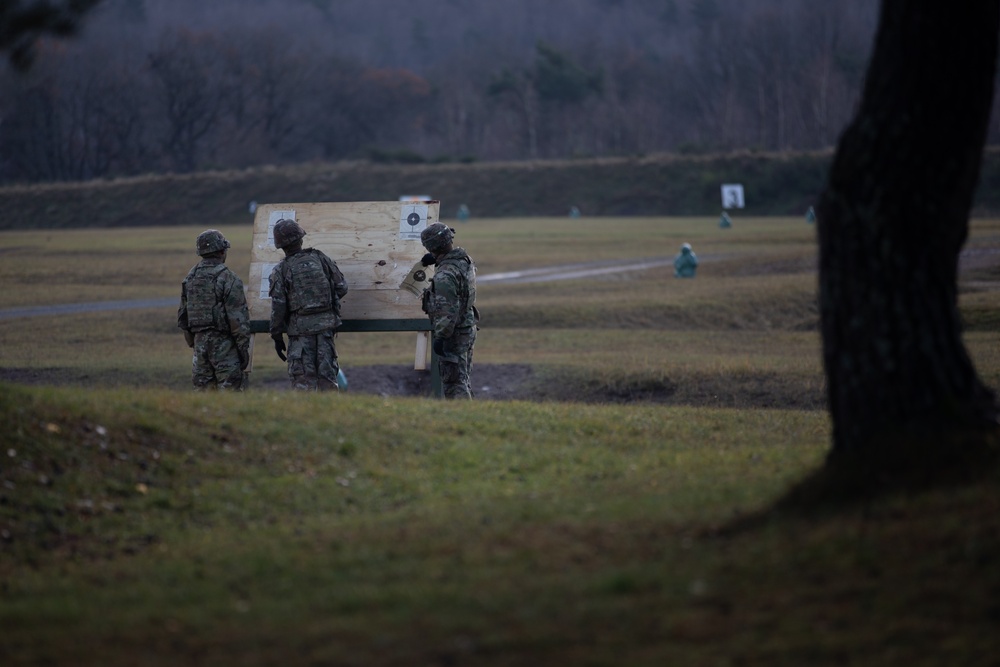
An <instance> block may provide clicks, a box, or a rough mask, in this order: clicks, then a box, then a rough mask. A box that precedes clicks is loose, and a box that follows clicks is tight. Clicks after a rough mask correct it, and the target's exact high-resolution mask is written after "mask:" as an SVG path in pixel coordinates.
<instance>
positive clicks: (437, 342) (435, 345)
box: [431, 338, 444, 357]
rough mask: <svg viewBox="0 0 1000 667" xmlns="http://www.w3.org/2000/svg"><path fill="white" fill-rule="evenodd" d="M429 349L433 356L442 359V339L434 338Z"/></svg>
mask: <svg viewBox="0 0 1000 667" xmlns="http://www.w3.org/2000/svg"><path fill="white" fill-rule="evenodd" d="M431 349H432V350H434V354H436V355H437V356H439V357H443V356H444V339H443V338H435V339H434V341H433V342H432V343H431Z"/></svg>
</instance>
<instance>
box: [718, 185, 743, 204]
mask: <svg viewBox="0 0 1000 667" xmlns="http://www.w3.org/2000/svg"><path fill="white" fill-rule="evenodd" d="M744 204H745V202H744V200H743V185H742V184H740V183H725V184H723V186H722V208H743V206H744Z"/></svg>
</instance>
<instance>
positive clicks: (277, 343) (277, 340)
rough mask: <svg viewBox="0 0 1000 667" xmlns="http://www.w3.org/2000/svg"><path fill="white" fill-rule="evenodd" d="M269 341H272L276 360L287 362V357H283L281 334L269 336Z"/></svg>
mask: <svg viewBox="0 0 1000 667" xmlns="http://www.w3.org/2000/svg"><path fill="white" fill-rule="evenodd" d="M271 340H273V341H274V351H275V352H277V353H278V358H279V359H281V360H282V361H288V357H286V356H285V339H284V338H282V337H281V334H275V335H273V336H271Z"/></svg>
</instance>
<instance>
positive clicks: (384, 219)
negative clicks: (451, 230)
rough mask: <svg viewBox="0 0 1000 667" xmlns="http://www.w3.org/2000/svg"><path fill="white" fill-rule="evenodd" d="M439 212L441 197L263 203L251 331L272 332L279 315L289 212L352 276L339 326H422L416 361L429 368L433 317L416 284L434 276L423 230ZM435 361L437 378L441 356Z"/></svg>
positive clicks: (309, 243)
mask: <svg viewBox="0 0 1000 667" xmlns="http://www.w3.org/2000/svg"><path fill="white" fill-rule="evenodd" d="M439 213H440V202H438V201H394V202H313V203H290V204H260V205H258V206H257V210H256V211H255V215H254V226H253V244H252V248H251V255H250V274H249V275H250V279H249V283H248V284H247V305H248V306H249V308H250V327H251V328H250V330H251V333H253V334H258V333H263V334H266V333H268V328H269V324H270V320H271V299H270V297H269V295H268V288H269V277H270V273H271V269H272V268H273V267H274V266H275V265H276V264H277V263H278V262H280V261H281V259H282V258H283V257H284V252H282V251H281V250H278V249H277V248H275V247H274V225H275V223H277V221H278V220H281V219H282V218H288V219H294V220H295V221H296V222H298V223H299V225H301V226H302V228H303V229H304V230H305V232H306V237H305V239H303V246H304V247H306V248H317V249H319V250H322V251H323V252H324V253H326V254H327V255H329V256H330V258H331V259H333V260H334V261H335V262H336V263H337V266H338V267H339V268H340V270H341V271H342V272H343V274H344V277H345V278H346V279H347V290H348V291H347V296H345V297H344V300H343V302H342V303H341V319H343V321H344V323H343V325H342V326H341V327H340V328H339V329H338V332H358V331H416V332H418V336H417V350H416V354H415V358H414V368H415V369H417V370H423V369H425V368H426V364H427V351H428V348H429V345H428V341H429V335H428V332H429V331H430V321H429V320H428V318H427V315H425V314H424V312H423V310H422V309H421V303H420V296H419V291H416V290H417V289H419V288H421V287H422V284H421V283H423V282H424V281H428V280H429V279H430V277H431V276H432V275H433V269H432V268H427V269H424V268H423V267H421V266H420V265H419V262H420V259H421V258H422V257H423V256H424V253H425V252H426V250H425V249H424V247H423V245H422V244H421V243H420V232H421V231H423V230H424V229H425V228H426V227H427V225H429V224H432V223H435V222H438V221H439V219H438V216H439ZM414 276H415V277H416V282H415V283H414ZM407 278H410V281H409V286H408V287H407V286H404V281H407ZM431 369H432V372H433V373H434V376H435V377H434V382H435V386H437V385H438V384H439V379H438V378H437V377H436V375H437V364H436V363H434V364H431Z"/></svg>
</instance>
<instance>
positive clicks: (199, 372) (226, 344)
mask: <svg viewBox="0 0 1000 667" xmlns="http://www.w3.org/2000/svg"><path fill="white" fill-rule="evenodd" d="M245 377H246V376H245V375H244V373H243V369H242V368H240V353H239V352H238V351H237V349H236V342H235V341H234V340H233V338H232V336H229V335H227V334H224V333H222V332H220V331H214V330H209V331H198V332H196V333H195V334H194V356H193V357H192V358H191V382H192V383H193V384H194V388H195V389H197V390H199V391H204V390H205V389H232V390H235V391H243V389H244V388H245V386H246V385H245V382H246V380H245Z"/></svg>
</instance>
